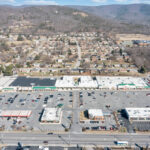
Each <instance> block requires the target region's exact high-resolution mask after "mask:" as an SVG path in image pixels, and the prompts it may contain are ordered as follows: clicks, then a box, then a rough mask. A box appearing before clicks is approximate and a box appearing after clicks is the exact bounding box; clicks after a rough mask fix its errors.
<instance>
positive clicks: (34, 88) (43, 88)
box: [32, 86, 56, 90]
mask: <svg viewBox="0 0 150 150" xmlns="http://www.w3.org/2000/svg"><path fill="white" fill-rule="evenodd" d="M32 89H33V90H46V89H51V90H55V89H56V87H55V86H54V87H53V86H34V87H33V88H32Z"/></svg>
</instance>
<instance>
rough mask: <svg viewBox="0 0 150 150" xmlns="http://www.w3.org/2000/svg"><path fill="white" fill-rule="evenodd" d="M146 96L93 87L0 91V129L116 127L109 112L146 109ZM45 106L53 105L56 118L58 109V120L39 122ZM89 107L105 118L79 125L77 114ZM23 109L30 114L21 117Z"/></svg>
mask: <svg viewBox="0 0 150 150" xmlns="http://www.w3.org/2000/svg"><path fill="white" fill-rule="evenodd" d="M149 95H150V94H149V92H148V91H94V90H88V91H78V90H77V91H50V92H38V91H37V92H20V93H10V92H9V93H1V94H0V105H1V110H0V114H1V117H0V130H2V131H3V130H5V131H18V130H19V131H20V130H21V131H39V132H40V131H41V132H64V131H69V130H70V129H71V130H70V131H76V130H78V129H79V128H81V131H82V129H83V128H86V129H88V130H89V129H93V130H97V129H99V128H101V129H102V130H106V129H109V130H110V129H113V130H114V129H116V128H117V123H116V120H115V117H114V114H113V113H114V112H117V111H118V110H121V109H125V108H126V107H139V108H141V107H143V108H145V107H146V108H148V107H150V96H149ZM45 108H56V117H58V114H57V109H58V108H60V109H61V113H60V120H59V122H57V123H56V122H55V121H54V122H52V121H46V122H45V121H44V122H41V117H42V115H43V112H44V110H45ZM89 109H101V110H102V111H103V114H104V119H105V121H103V120H101V121H99V122H98V123H97V122H94V123H93V122H92V121H91V122H90V121H89V122H85V124H83V123H82V121H81V118H80V113H81V112H84V111H87V110H89ZM18 111H20V112H18ZM24 111H31V114H30V115H29V116H24V115H22V116H21V114H24V113H25V112H24ZM2 113H3V114H4V115H2ZM11 113H12V114H13V115H14V114H15V115H14V116H13V115H12V114H11ZM18 113H19V115H18ZM48 115H52V114H48ZM108 116H109V117H108ZM141 128H142V127H141ZM66 129H67V130H66Z"/></svg>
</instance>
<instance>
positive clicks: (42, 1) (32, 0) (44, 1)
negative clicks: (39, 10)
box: [0, 0, 150, 6]
mask: <svg viewBox="0 0 150 150" xmlns="http://www.w3.org/2000/svg"><path fill="white" fill-rule="evenodd" d="M115 4H120V5H122V4H150V0H72V1H70V0H61V1H60V0H0V5H12V6H23V5H60V6H66V5H80V6H100V5H115Z"/></svg>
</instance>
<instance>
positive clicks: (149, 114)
mask: <svg viewBox="0 0 150 150" xmlns="http://www.w3.org/2000/svg"><path fill="white" fill-rule="evenodd" d="M125 110H126V112H127V114H128V116H129V117H135V118H139V117H142V118H145V117H146V118H150V108H126V109H125Z"/></svg>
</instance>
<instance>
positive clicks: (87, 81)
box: [79, 76, 98, 88]
mask: <svg viewBox="0 0 150 150" xmlns="http://www.w3.org/2000/svg"><path fill="white" fill-rule="evenodd" d="M79 87H89V88H90V87H93V88H96V87H98V84H97V81H96V80H93V78H92V77H91V76H81V77H80V82H79Z"/></svg>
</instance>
